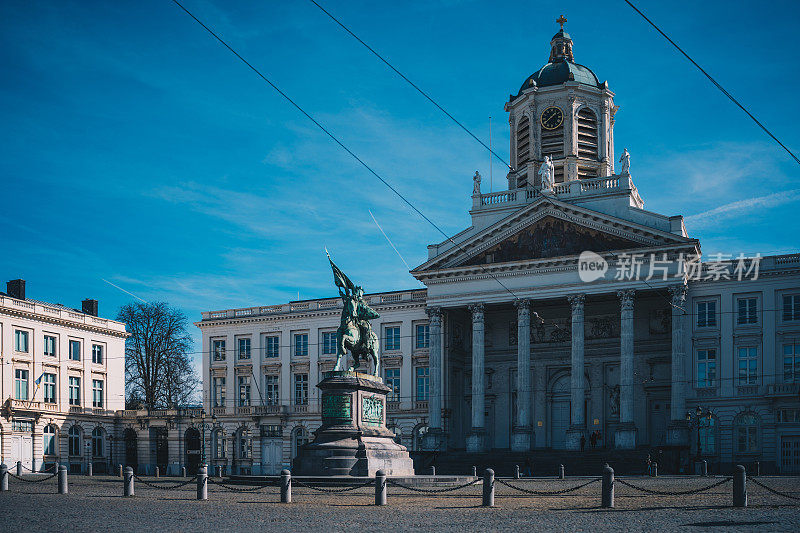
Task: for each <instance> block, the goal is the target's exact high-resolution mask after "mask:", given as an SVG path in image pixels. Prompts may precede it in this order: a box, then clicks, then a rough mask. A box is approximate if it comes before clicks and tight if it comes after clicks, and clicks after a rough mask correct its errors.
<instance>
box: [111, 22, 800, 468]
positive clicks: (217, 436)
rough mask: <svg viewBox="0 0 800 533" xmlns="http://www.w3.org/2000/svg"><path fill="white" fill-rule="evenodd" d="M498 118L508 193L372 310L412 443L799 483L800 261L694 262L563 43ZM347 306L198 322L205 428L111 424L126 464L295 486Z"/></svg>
mask: <svg viewBox="0 0 800 533" xmlns="http://www.w3.org/2000/svg"><path fill="white" fill-rule="evenodd" d="M561 22H563V21H561ZM505 109H506V111H507V112H508V114H509V123H510V127H511V128H510V129H511V139H510V153H511V163H512V166H513V170H512V171H511V172H509V174H508V188H507V190H503V191H500V192H489V193H485V192H483V191H481V185H480V177H479V176H477V175H476V177H475V178H474V181H473V184H472V208H471V210H470V213H469V214H470V225H469V227H467V228H466V229H464V230H463V231H461V232H460V233H458V234H456V235H454V236H453V237H452V238H451V239H447V240H445V241H444V242H441V243H435V244H431V245H429V246H428V260H427V261H426V262H425V263H424V264H422V265H419V266H418V267H416V268H415V269H413V270H412V271H411V275H412V276H414V277H415V278H416V279H417V280H419V281H420V282H421V283H422V284H424V286H425V288H424V289H411V290H400V291H392V292H385V293H378V294H369V295H367V296H366V297H367V298H368V300H369V302H370V305H371V306H373V307H374V308H375V309H376V310H377V311H378V312H379V313H380V314H381V318H380V319H377V320H375V321H373V327H374V329H375V330H376V331H378V332H379V335H380V339H381V341H380V342H381V357H382V365H383V369H384V370H383V379H384V381H385V382H386V383H387V384H388V385H390V386H391V387H392V389H393V393H392V396H391V397H390V401H389V404H388V406H387V413H388V425H389V426H390V427H392V428H394V430H395V433H396V434H397V438H398V439H399V440H400V441H401V442H402V443H403V444H405V445H407V446H408V447H409V448H412V449H414V450H420V451H421V452H422V453H425V452H424V451H425V450H429V451H434V452H436V453H438V454H443V453H444V454H448V455H450V456H456V457H457V456H459V455H460V454H462V456H463V457H464V462H465V464H466V465H467V466H468V465H469V464H474V463H473V462H471V461H472V459H470V458H469V457H475V456H474V454H481V453H484V454H485V453H491V454H495V456H496V454H497V452H498V451H502V452H503V453H505V454H507V455H510V454H519V455H520V456H521V455H522V454H530V456H531V457H532V458H533V461H534V462H535V461H536V456H537V453H539V454H544V453H550V454H553V453H558V454H570V453H574V454H578V453H580V449H581V448H582V447H583V446H586V447H587V448H588V447H590V446H591V442H592V441H594V442H595V443H596V445H598V446H600V447H603V448H606V449H609V448H613V449H618V450H621V452H620V453H623V452H624V453H629V454H630V453H634V454H635V453H639V454H640V455H641V456H642V457H643V456H644V455H646V454H647V453H648V452H649V451H653V450H655V451H658V450H662V451H663V452H664V453H666V454H670V455H671V457H672V458H673V459H674V461H673V463H674V464H673V466H674V468H675V469H676V470H680V471H684V472H686V471H689V470H691V468H692V461H693V460H696V459H698V458H705V459H707V460H708V461H709V462H710V463H711V464H712V467H715V468H723V469H724V468H728V467H729V465H732V464H738V463H751V462H755V461H759V462H760V463H761V468H762V470H763V471H780V472H795V473H796V472H800V401H799V400H798V394H799V393H800V388H799V387H800V255H784V256H770V257H764V258H742V257H737V251H736V250H731V251H730V252H731V256H730V257H717V258H706V259H705V260H704V262H702V263H701V262H700V261H699V259H698V255H699V254H700V242H699V241H698V240H697V239H695V238H692V237H691V236H690V234H689V232H687V228H686V227H685V225H684V220H683V217H682V216H680V215H673V216H669V215H662V214H659V213H654V212H651V211H648V210H646V209H645V204H644V200H643V198H642V195H641V194H640V192H639V190H638V189H637V187H636V185H635V184H634V179H633V174H632V173H631V170H630V169H631V167H630V159H629V157H630V156H629V154H628V153H627V151H623V153H622V154H621V157H620V158H619V160H618V159H616V156H615V151H614V120H615V114H616V111H617V109H618V108H617V106H616V105H615V104H614V93H613V92H611V90H610V88H609V85H608V83H607V82H600V80H599V79H598V78H597V76H596V75H595V74H594V73H593V72H592V71H591V70H590V69H589V68H588V67H586V66H583V65H581V64H579V63H576V62H575V55H574V53H573V42H572V39H571V38H570V36H569V35H568V34H567V33H565V32H564V30H563V25H562V29H561V30H560V31H558V33H556V34H555V35H554V36H553V38H552V40H551V42H550V54H549V56H548V59H547V62H546V64H545V65H544V66H543V67H542V68H540V69H539V70H538V71H536V72H535V73H533V74H532V75H530V76H528V77H527V78H525V80H524V81H523V83H522V86H521V88H520V89H519V91H518V92H517V93H516V94H514V95H512V96H510V98H509V100H508V102H507V103H506V105H505ZM615 164H619V168H615ZM550 165H552V167H550ZM634 167H635V166H634ZM634 174H635V172H634ZM543 178H545V179H543ZM465 182H466V183H465V184H464V187H465V193H466V192H467V191H468V190H469V183H468V180H465ZM641 185H642V186H643V187H645V189H646V186H647V184H646V183H645V184H641ZM709 259H710V260H709ZM364 281H365V284H366V285H367V286H368V285H369V280H364ZM341 305H342V303H341V300H340V299H339V298H335V297H334V298H321V299H316V300H306V301H296V302H289V303H282V304H269V305H263V306H258V307H246V308H236V309H223V310H216V311H209V312H205V313H203V315H202V319H201V320H200V321H198V322H197V323H196V325H197V326H198V327H199V328H200V330H201V332H202V337H203V353H204V355H203V366H202V368H203V370H202V372H203V376H202V378H203V407H202V410H201V409H192V410H175V411H163V412H150V413H147V412H136V411H125V412H120V413H118V418H117V428H118V429H117V431H118V435H119V437H120V438H121V439H122V440H123V442H124V451H125V461H126V462H127V463H128V464H136V465H138V468H139V469H140V470H144V471H149V470H151V469H152V468H154V467H155V466H156V465H158V466H160V467H161V468H162V469H166V470H167V471H168V472H176V471H177V470H178V469H179V467H180V466H181V465H189V466H190V467H192V466H196V464H198V461H199V460H200V459H201V458H202V457H205V458H206V459H207V460H208V461H209V462H210V463H211V464H212V465H213V466H214V467H221V468H222V469H224V470H225V471H226V472H240V473H254V474H260V473H265V474H274V473H277V472H278V471H280V470H281V469H282V468H286V467H289V466H290V465H291V460H292V458H293V457H294V455H295V454H296V450H297V448H298V447H299V446H302V445H303V444H304V443H305V442H306V441H307V440H308V439H309V438H311V435H312V432H313V431H314V430H315V429H316V428H317V427H318V426H319V424H320V405H319V395H318V391H317V388H316V384H317V383H318V382H319V380H320V379H321V376H322V372H323V371H327V370H330V369H332V367H333V365H334V362H335V351H336V348H335V331H336V327H337V326H338V323H339V315H340V312H341ZM203 415H205V417H204V418H203ZM592 435H594V436H595V437H592ZM597 437H599V438H597ZM629 456H630V457H633V456H635V455H629ZM467 466H465V468H466V467H467Z"/></svg>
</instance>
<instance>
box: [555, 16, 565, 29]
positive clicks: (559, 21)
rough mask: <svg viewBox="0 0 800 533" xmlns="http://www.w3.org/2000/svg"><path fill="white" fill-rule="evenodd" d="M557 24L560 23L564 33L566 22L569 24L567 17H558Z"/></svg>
mask: <svg viewBox="0 0 800 533" xmlns="http://www.w3.org/2000/svg"><path fill="white" fill-rule="evenodd" d="M556 22H558V23H559V24H561V30H562V31H563V30H564V23H566V22H567V17H565V16H564V15H561V16H560V17H558V18H557V19H556Z"/></svg>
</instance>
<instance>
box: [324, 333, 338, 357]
mask: <svg viewBox="0 0 800 533" xmlns="http://www.w3.org/2000/svg"><path fill="white" fill-rule="evenodd" d="M322 353H323V354H324V355H330V354H335V353H336V332H335V331H323V332H322Z"/></svg>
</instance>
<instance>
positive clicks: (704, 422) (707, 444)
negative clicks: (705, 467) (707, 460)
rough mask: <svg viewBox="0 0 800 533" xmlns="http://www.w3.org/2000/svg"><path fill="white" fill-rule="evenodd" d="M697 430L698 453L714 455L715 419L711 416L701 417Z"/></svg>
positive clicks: (715, 450)
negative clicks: (698, 433)
mask: <svg viewBox="0 0 800 533" xmlns="http://www.w3.org/2000/svg"><path fill="white" fill-rule="evenodd" d="M697 431H699V432H700V450H698V455H700V456H703V455H715V454H716V453H717V421H716V420H715V419H714V418H713V417H707V418H701V419H700V427H699V428H698V429H697Z"/></svg>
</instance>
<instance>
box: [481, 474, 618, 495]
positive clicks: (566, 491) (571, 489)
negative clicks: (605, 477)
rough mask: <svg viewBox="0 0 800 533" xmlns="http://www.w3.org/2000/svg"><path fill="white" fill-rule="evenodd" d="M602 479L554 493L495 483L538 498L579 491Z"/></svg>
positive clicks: (499, 480)
mask: <svg viewBox="0 0 800 533" xmlns="http://www.w3.org/2000/svg"><path fill="white" fill-rule="evenodd" d="M600 479H602V478H599V477H598V478H594V479H593V480H591V481H587V482H586V483H583V484H582V485H578V486H576V487H570V488H568V489H562V490H553V491H547V490H529V489H523V488H522V487H517V486H515V485H512V484H511V483H508V482H507V481H503V480H502V479H500V478H496V479H495V481H497V482H498V483H500V484H501V485H505V486H506V487H509V488H512V489H514V490H518V491H520V492H524V493H526V494H533V495H536V496H557V495H559V494H566V493H568V492H572V491H575V490H578V489H582V488H583V487H585V486H587V485H591V484H592V483H596V482H598V481H600Z"/></svg>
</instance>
